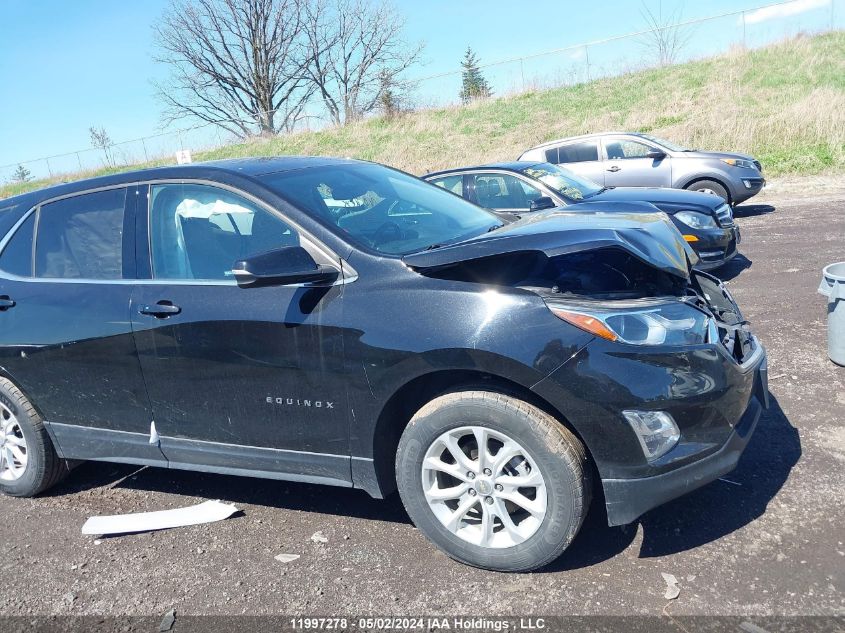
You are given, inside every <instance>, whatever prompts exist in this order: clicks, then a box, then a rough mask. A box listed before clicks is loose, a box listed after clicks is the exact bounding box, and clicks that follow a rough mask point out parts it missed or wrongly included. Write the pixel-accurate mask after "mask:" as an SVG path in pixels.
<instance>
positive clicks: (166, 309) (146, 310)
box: [138, 301, 182, 319]
mask: <svg viewBox="0 0 845 633" xmlns="http://www.w3.org/2000/svg"><path fill="white" fill-rule="evenodd" d="M181 311H182V308H180V307H179V306H175V305H173V304H172V303H170V302H169V301H159V302H158V303H156V304H155V305H142V306H141V307H140V308H138V312H140V313H141V314H147V315H149V316H154V317H156V318H157V319H166V318H167V317H169V316H173V315H174V314H179V313H180V312H181Z"/></svg>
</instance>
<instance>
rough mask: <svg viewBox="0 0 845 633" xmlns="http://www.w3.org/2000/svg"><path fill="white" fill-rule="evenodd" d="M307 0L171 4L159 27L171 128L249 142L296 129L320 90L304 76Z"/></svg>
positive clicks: (162, 88) (162, 90)
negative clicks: (192, 127) (187, 125)
mask: <svg viewBox="0 0 845 633" xmlns="http://www.w3.org/2000/svg"><path fill="white" fill-rule="evenodd" d="M306 1H307V0H172V4H171V6H170V9H169V10H168V11H167V13H165V15H164V16H163V17H162V19H161V20H160V21H159V22H158V24H157V25H156V26H154V27H153V28H154V30H155V34H156V40H157V42H158V45H159V47H160V49H161V51H162V52H161V54H160V55H159V56H158V57H157V60H158V61H159V62H162V63H164V64H166V65H167V66H169V67H170V70H171V78H170V81H169V82H167V83H165V84H158V93H159V97H160V98H161V99H162V101H164V103H165V104H166V105H167V107H168V110H167V112H166V114H165V119H166V122H168V123H170V122H172V121H174V120H176V119H180V118H183V117H196V118H198V119H201V120H203V121H208V122H209V123H216V124H217V125H219V126H220V127H222V128H224V129H225V130H227V131H229V132H231V133H233V134H235V135H236V136H238V137H241V138H244V137H247V136H250V135H252V134H255V133H256V132H258V133H260V134H262V135H269V134H276V133H278V132H279V131H280V130H283V129H290V128H292V126H293V124H294V123H295V122H296V120H297V118H298V117H299V116H300V115H301V114H302V112H303V110H304V108H305V105H306V103H307V102H308V99H309V98H310V97H311V95H312V94H313V90H314V88H313V87H312V86H311V85H310V84H309V82H308V81H307V78H306V75H305V67H306V64H307V63H308V61H309V57H308V54H307V51H308V49H307V47H306V42H305V39H304V32H303V25H304V20H303V17H304V11H303V7H304V4H305V2H306Z"/></svg>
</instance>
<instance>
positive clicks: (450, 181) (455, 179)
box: [431, 174, 464, 196]
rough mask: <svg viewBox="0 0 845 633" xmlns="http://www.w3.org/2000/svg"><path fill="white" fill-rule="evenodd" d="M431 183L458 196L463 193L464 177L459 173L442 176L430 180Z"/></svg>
mask: <svg viewBox="0 0 845 633" xmlns="http://www.w3.org/2000/svg"><path fill="white" fill-rule="evenodd" d="M431 183H432V184H434V185H437V186H438V187H443V188H444V189H446V190H448V191H451V192H452V193H456V194H458V195H459V196H463V195H464V177H463V176H462V175H460V174H458V175H456V176H443V177H442V178H435V179H433V180H432V181H431Z"/></svg>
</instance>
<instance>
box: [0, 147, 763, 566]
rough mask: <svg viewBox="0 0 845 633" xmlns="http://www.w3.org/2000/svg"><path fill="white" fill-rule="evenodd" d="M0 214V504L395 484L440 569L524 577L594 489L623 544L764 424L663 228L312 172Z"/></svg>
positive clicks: (198, 170) (406, 181) (728, 461)
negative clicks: (255, 480) (515, 212)
mask: <svg viewBox="0 0 845 633" xmlns="http://www.w3.org/2000/svg"><path fill="white" fill-rule="evenodd" d="M0 205H2V206H0V235H2V236H3V237H2V239H0V367H1V368H2V369H0V372H2V377H0V417H1V418H2V429H3V434H2V443H0V455H1V456H2V462H0V489H2V490H3V491H5V492H6V493H8V494H11V495H18V496H28V495H34V494H38V493H39V492H41V491H43V490H45V489H46V488H48V487H50V486H51V485H53V484H55V483H56V482H57V481H59V480H60V479H61V478H62V477H63V476H64V475H65V474H66V473H67V470H68V467H67V462H66V461H65V460H104V461H116V462H125V463H131V464H146V465H151V466H162V467H169V468H181V469H189V470H198V471H207V472H216V473H228V474H235V475H247V476H250V477H265V478H270V479H286V480H293V481H303V482H316V483H323V484H331V485H336V486H345V487H354V488H360V489H363V490H365V491H366V492H368V493H369V494H370V495H372V496H374V497H383V496H384V495H387V494H389V493H391V492H392V491H394V490H396V489H397V488H398V490H399V493H400V494H401V497H402V500H403V501H404V503H405V506H406V508H407V510H408V513H409V515H410V516H411V518H412V519H413V521H414V522H415V523H416V525H417V526H418V527H419V528H420V530H421V531H422V532H423V533H424V534H426V535H427V536H428V537H429V538H430V539H431V540H432V541H434V543H435V544H436V545H437V546H438V547H440V548H442V549H443V550H444V551H445V552H446V553H448V554H449V555H450V556H452V557H454V558H456V559H458V560H461V561H464V562H466V563H470V564H472V565H478V566H483V567H488V568H492V569H501V570H527V569H532V568H535V567H538V566H541V565H544V564H546V563H548V562H550V561H552V560H553V559H554V558H555V557H557V556H558V555H559V554H560V553H561V552H562V551H563V550H564V549H565V548H566V547H567V545H569V543H570V542H571V541H572V539H573V537H574V536H575V534H576V533H577V532H578V529H579V526H580V525H581V522H582V519H583V518H584V515H585V513H586V512H587V508H588V507H589V504H590V497H591V490H596V489H598V488H602V489H603V492H604V494H603V498H604V500H605V503H606V508H607V516H608V520H609V523H610V524H611V525H618V524H623V523H628V522H630V521H633V520H635V519H636V518H637V517H638V516H640V514H642V513H643V512H645V511H647V510H649V509H650V508H653V507H654V506H656V505H658V504H661V503H663V502H665V501H668V500H669V499H672V498H674V497H677V496H679V495H681V494H683V493H685V492H688V491H689V490H692V489H694V488H697V487H699V486H701V485H703V484H705V483H706V482H709V481H711V480H713V479H715V478H717V477H719V476H721V475H723V474H724V473H726V472H728V471H729V470H731V469H732V468H733V467H734V466H735V464H736V463H737V460H738V459H739V456H740V453H741V452H742V450H743V448H744V447H745V445H746V443H747V442H748V440H749V438H750V436H751V433H752V431H753V430H754V427H755V425H756V424H757V421H758V418H759V416H760V413H761V410H762V408H763V407H764V406H765V402H766V397H767V393H768V392H767V389H766V379H765V376H766V355H765V351H764V349H763V347H762V346H761V345H760V343H759V342H758V340H757V339H756V338H755V337H754V336H753V335H752V334H751V333H750V332H749V330H748V328H747V325H746V323H745V321H744V320H743V318H742V315H741V314H740V311H739V308H738V307H737V306H736V304H735V303H734V301H733V299H732V298H731V296H730V294H728V292H727V290H725V288H724V287H723V286H722V285H721V284H720V283H719V282H718V281H717V280H716V279H714V278H712V277H710V276H708V275H706V274H705V273H700V272H696V271H691V269H690V267H689V263H688V259H687V252H688V251H687V250H686V249H685V246H684V244H683V242H682V241H681V240H679V239H678V238H677V231H676V230H675V228H674V227H673V226H672V225H671V223H670V222H669V221H668V220H667V219H666V217H665V216H664V215H663V214H661V213H652V214H632V215H630V216H627V217H623V216H620V215H618V214H606V213H595V214H587V213H579V214H570V213H566V212H564V211H550V212H544V213H534V214H532V215H531V216H529V217H526V218H524V219H522V220H520V221H517V222H513V223H509V224H505V223H503V222H502V221H501V220H499V219H498V218H497V217H496V216H494V215H493V214H491V213H489V212H487V211H485V210H483V209H481V208H480V207H478V206H476V205H473V204H470V203H468V202H466V201H464V200H462V199H460V198H458V197H457V196H454V195H452V194H450V193H447V192H445V191H443V190H442V189H440V188H438V187H434V186H432V185H429V184H427V183H425V182H423V181H422V180H419V179H417V178H414V177H412V176H409V175H406V174H404V173H401V172H398V171H395V170H392V169H389V168H386V167H382V166H380V165H375V164H371V163H362V162H356V161H347V160H333V159H323V158H280V159H248V160H241V161H226V162H220V163H209V164H198V165H187V166H182V167H168V168H160V169H152V170H147V171H137V172H134V173H127V174H121V175H114V176H107V177H103V178H98V179H95V180H89V181H83V182H77V183H73V184H66V185H61V186H57V187H53V188H50V189H45V190H42V191H38V192H35V193H29V194H25V195H22V196H19V197H16V198H11V199H8V200H5V201H3V202H2V203H0ZM591 215H592V216H593V217H590V216H591ZM252 485H254V484H252Z"/></svg>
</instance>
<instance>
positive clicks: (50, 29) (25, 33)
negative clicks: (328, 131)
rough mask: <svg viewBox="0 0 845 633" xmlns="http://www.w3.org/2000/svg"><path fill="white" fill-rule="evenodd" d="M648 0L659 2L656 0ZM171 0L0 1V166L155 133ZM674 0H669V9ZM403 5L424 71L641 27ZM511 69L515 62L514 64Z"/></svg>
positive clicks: (722, 27)
mask: <svg viewBox="0 0 845 633" xmlns="http://www.w3.org/2000/svg"><path fill="white" fill-rule="evenodd" d="M647 1H648V2H649V4H650V5H652V6H655V7H656V6H657V2H658V0H647ZM168 2H169V0H144V2H118V1H115V0H75V1H73V2H69V1H68V0H0V86H2V89H0V96H2V98H0V165H5V164H6V163H13V162H18V161H24V160H29V159H34V158H39V157H42V156H47V155H52V154H58V153H63V152H70V151H75V150H78V149H85V148H88V147H90V142H89V137H88V128H89V127H90V126H91V125H96V126H104V127H105V128H106V129H107V130H108V132H109V134H110V135H111V138H112V139H113V140H114V141H123V140H128V139H134V138H137V137H140V136H145V135H148V134H152V133H155V132H157V131H159V124H160V112H161V105H160V103H159V102H157V101H156V99H155V98H154V90H153V87H152V86H151V80H153V79H155V78H161V76H162V73H163V72H164V71H163V69H162V68H161V67H160V66H159V65H157V64H156V63H155V62H154V61H153V54H154V52H155V48H154V42H153V37H152V30H151V25H152V24H153V23H154V22H155V20H156V18H157V17H158V16H159V15H160V14H161V13H162V11H163V10H164V9H165V7H166V6H167V5H168ZM830 2H833V6H834V11H835V13H834V15H835V18H836V24H837V25H838V26H840V27H841V26H842V24H843V22H844V21H845V0H801V3H802V4H801V5H800V7H801V9H802V10H801V11H800V12H796V13H795V14H794V15H792V16H788V17H784V16H782V15H778V13H782V11H781V10H775V14H774V15H768V16H767V15H766V14H763V15H762V16H759V15H758V16H757V18H755V19H754V21H752V22H750V23H749V24H748V25H747V29H748V31H749V32H750V33H753V34H754V35H753V37H755V38H757V39H756V40H755V41H757V40H760V41H762V40H770V39H774V38H777V37H778V36H782V35H784V34H787V33H789V32H794V30H795V28H796V24H797V25H798V26H800V27H801V28H804V29H808V30H811V29H817V28H824V27H825V26H827V25H828V24H829V23H830V19H831V8H830ZM677 4H678V3H677V2H673V0H663V7H664V11H669V10H672V9H673V8H674V7H675V6H676V5H677ZM681 4H682V5H683V16H684V18H696V17H704V16H708V15H714V14H718V13H722V12H726V11H732V10H738V9H744V8H752V7H759V6H761V5H763V4H766V2H765V0H756V1H755V0H709V1H708V2H689V1H688V2H681ZM396 5H397V7H398V9H399V10H400V12H401V13H403V14H404V15H405V17H406V19H407V29H406V30H407V38H408V40H410V41H416V40H424V41H425V42H426V50H425V53H424V57H425V60H426V62H427V63H426V65H425V66H423V67H420V68H417V69H415V70H414V71H413V74H415V75H417V76H424V75H430V74H435V73H439V72H444V71H448V70H452V69H454V68H455V67H456V66H457V64H458V62H459V61H460V58H461V57H462V55H463V52H464V50H465V49H466V47H467V46H468V45H469V46H472V47H473V49H475V50H476V51H477V53H478V54H479V56H480V57H481V60H482V62H492V61H495V60H498V59H503V58H509V57H514V56H520V55H526V54H530V53H534V52H540V51H544V50H548V49H552V48H559V47H565V46H570V45H573V44H578V43H582V42H585V41H590V40H594V39H599V38H603V37H607V36H610V35H617V34H624V33H628V32H631V31H636V30H639V29H641V28H642V27H643V18H642V16H641V13H640V11H641V2H640V1H639V0H606V1H602V0H594V1H593V2H589V3H585V2H577V1H575V0H534V1H533V2H531V3H526V2H517V1H514V0H425V1H419V0H398V1H397V2H396ZM758 18H759V19H758ZM707 29H710V31H708V30H707ZM741 31H742V28H741V25H740V24H739V23H738V22H737V20H736V19H731V20H728V21H724V22H720V23H719V25H713V26H708V27H706V28H705V27H702V29H698V28H697V30H696V32H695V37H694V38H693V43H692V44H691V45H690V53H691V54H694V55H701V54H706V53H708V52H718V51H719V50H720V49H724V48H726V47H727V46H728V45H729V44H730V43H731V42H736V41H737V40H738V39H739V38H740V37H741ZM752 43H753V42H752ZM614 46H615V49H614V50H613V55H614V56H610V49H611V48H613V47H611V46H610V45H609V46H607V47H602V48H601V49H600V50H596V51H594V52H592V53H591V57H595V58H596V60H597V61H594V62H593V63H599V61H600V60H601V55H603V54H605V53H607V55H606V60H605V61H606V65H608V66H610V65H612V64H618V63H619V62H618V61H614V60H618V59H620V58H624V57H626V56H633V55H636V54H640V55H641V54H642V51H641V50H637V51H634V50H633V49H631V48H630V47H631V46H632V44H631V43H630V42H626V43H622V44H618V45H614ZM626 47H628V48H626ZM708 47H712V48H713V49H714V50H712V51H709V50H707V49H708ZM605 49H606V50H605ZM580 56H581V54H580V53H579V52H578V51H575V52H573V53H571V54H567V55H563V56H561V55H558V56H554V57H552V58H542V59H539V60H535V61H533V62H531V64H530V65H529V73H531V72H534V73H537V74H540V73H541V72H546V71H547V70H548V69H550V68H552V67H554V66H555V65H556V64H560V63H561V60H564V61H565V60H568V61H569V62H571V63H580V62H581V60H580V59H579V57H580ZM516 68H517V66H515V65H510V67H509V70H508V71H507V72H511V73H513V72H515V69H516ZM491 72H493V71H491ZM495 72H504V70H502V69H500V70H499V71H495ZM451 85H452V84H451V83H449V82H448V81H444V82H441V83H439V84H438V83H435V82H430V83H429V84H427V85H426V89H427V90H429V91H430V92H437V91H442V92H447V91H451V89H452V88H451ZM501 91H502V90H499V92H501ZM451 98H452V97H451V96H450V99H451Z"/></svg>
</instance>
